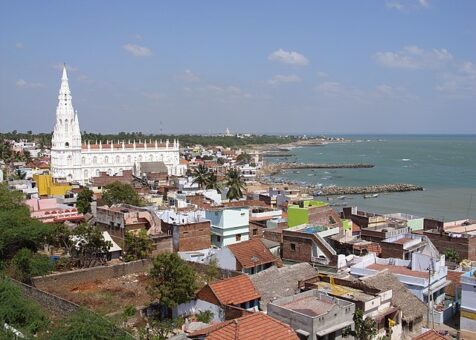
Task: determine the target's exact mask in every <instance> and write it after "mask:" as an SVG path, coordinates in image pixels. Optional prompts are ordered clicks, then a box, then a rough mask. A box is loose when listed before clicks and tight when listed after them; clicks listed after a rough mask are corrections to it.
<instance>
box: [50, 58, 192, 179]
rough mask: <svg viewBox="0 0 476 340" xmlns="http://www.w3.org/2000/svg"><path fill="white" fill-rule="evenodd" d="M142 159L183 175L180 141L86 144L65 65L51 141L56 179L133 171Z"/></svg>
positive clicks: (183, 167) (52, 167)
mask: <svg viewBox="0 0 476 340" xmlns="http://www.w3.org/2000/svg"><path fill="white" fill-rule="evenodd" d="M140 162H163V163H164V164H165V165H166V166H167V171H168V174H169V175H175V176H182V175H184V174H185V171H186V168H185V166H183V165H180V159H179V142H178V140H173V141H172V142H169V140H166V141H165V142H164V143H162V141H157V140H156V141H152V140H149V141H138V142H136V141H132V142H131V141H108V142H106V143H104V144H103V143H102V142H99V143H94V144H91V143H90V142H89V141H88V142H86V143H82V141H81V130H80V128H79V120H78V114H77V112H75V111H74V109H73V103H72V96H71V91H70V89H69V83H68V74H67V71H66V67H64V68H63V75H62V77H61V87H60V90H59V96H58V106H57V108H56V123H55V127H54V130H53V138H52V141H51V173H52V176H53V178H55V179H56V180H65V181H68V182H79V183H82V184H86V183H88V181H89V180H90V179H91V178H92V177H96V176H99V173H100V172H106V173H107V174H109V175H111V176H112V175H116V174H121V173H122V171H123V170H133V169H134V168H136V167H137V166H138V165H139V164H138V163H140Z"/></svg>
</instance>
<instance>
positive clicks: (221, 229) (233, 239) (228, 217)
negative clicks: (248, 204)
mask: <svg viewBox="0 0 476 340" xmlns="http://www.w3.org/2000/svg"><path fill="white" fill-rule="evenodd" d="M205 218H206V219H208V220H210V221H211V225H212V244H213V245H215V246H217V247H219V248H222V247H225V246H228V245H230V244H234V243H238V242H241V241H247V240H249V238H250V230H249V223H250V213H249V210H248V208H225V209H217V210H208V211H207V212H206V214H205Z"/></svg>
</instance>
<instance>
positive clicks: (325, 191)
mask: <svg viewBox="0 0 476 340" xmlns="http://www.w3.org/2000/svg"><path fill="white" fill-rule="evenodd" d="M422 190H423V187H421V186H418V185H414V184H382V185H370V186H365V187H324V188H322V189H321V190H319V194H320V195H358V194H364V195H365V194H378V193H382V192H407V191H422Z"/></svg>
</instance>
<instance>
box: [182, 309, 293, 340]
mask: <svg viewBox="0 0 476 340" xmlns="http://www.w3.org/2000/svg"><path fill="white" fill-rule="evenodd" d="M200 335H205V339H207V340H236V339H240V340H255V339H270V340H271V339H273V340H298V339H299V338H298V336H297V335H296V333H294V331H293V330H292V329H291V327H289V326H288V325H286V324H285V323H282V322H281V321H278V320H276V319H273V318H272V317H270V316H267V315H265V314H263V313H252V314H249V315H245V316H242V317H240V318H237V319H234V320H230V321H225V322H222V323H219V324H218V325H213V326H210V327H207V328H204V329H200V330H198V331H195V332H193V333H191V334H190V336H192V337H194V336H195V337H196V336H200Z"/></svg>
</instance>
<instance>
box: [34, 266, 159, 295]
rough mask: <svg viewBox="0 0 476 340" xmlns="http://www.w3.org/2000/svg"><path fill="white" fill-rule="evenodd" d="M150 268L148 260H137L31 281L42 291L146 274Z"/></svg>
mask: <svg viewBox="0 0 476 340" xmlns="http://www.w3.org/2000/svg"><path fill="white" fill-rule="evenodd" d="M151 267H152V262H151V261H150V260H139V261H132V262H127V263H121V264H116V265H112V266H100V267H93V268H86V269H80V270H74V271H69V272H64V273H57V274H51V275H45V276H37V277H34V278H33V279H32V281H33V285H34V286H35V287H37V288H39V289H44V288H45V287H48V286H56V287H58V286H60V287H62V286H64V287H69V286H72V285H77V284H81V283H85V282H94V281H96V280H107V279H110V278H115V277H121V276H124V275H128V274H134V273H143V272H148V271H149V270H150V268H151Z"/></svg>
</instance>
